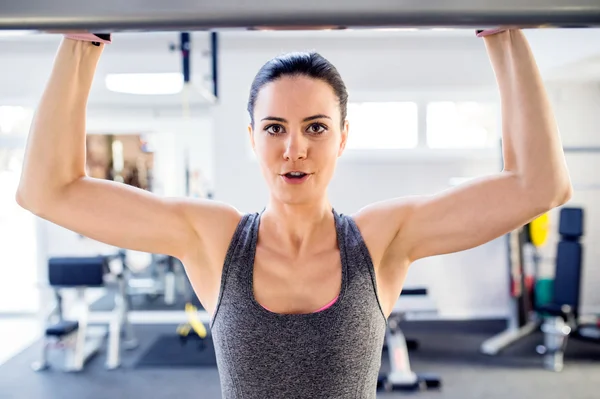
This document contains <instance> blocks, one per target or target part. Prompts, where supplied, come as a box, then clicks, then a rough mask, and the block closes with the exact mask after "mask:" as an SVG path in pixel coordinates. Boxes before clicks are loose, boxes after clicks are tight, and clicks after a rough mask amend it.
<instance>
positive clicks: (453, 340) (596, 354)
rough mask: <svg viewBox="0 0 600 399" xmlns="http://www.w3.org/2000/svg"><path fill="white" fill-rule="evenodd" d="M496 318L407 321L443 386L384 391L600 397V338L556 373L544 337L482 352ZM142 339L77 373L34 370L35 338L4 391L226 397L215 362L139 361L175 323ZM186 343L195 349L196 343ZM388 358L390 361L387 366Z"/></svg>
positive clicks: (92, 397)
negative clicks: (109, 366) (542, 350)
mask: <svg viewBox="0 0 600 399" xmlns="http://www.w3.org/2000/svg"><path fill="white" fill-rule="evenodd" d="M502 324H503V323H496V322H411V323H406V324H405V325H404V331H405V333H406V335H407V336H410V337H415V338H418V339H419V341H420V347H419V349H418V350H417V351H415V352H411V362H412V365H413V369H414V370H415V371H418V372H419V371H424V372H434V373H438V374H440V375H441V377H442V379H443V387H442V389H441V390H440V391H429V392H418V393H382V394H380V395H379V396H378V397H381V398H398V397H403V396H406V395H410V396H414V397H419V398H422V399H431V398H439V399H446V398H455V399H500V398H502V399H506V398H510V399H517V398H527V399H529V398H535V397H541V398H544V399H553V398H556V399H592V398H593V399H597V398H599V397H600V394H599V392H600V345H594V344H587V343H581V342H576V341H572V342H570V343H569V346H568V350H567V354H566V359H565V363H566V366H565V370H563V372H562V373H552V372H549V371H545V370H543V369H542V368H541V358H540V357H539V356H538V355H537V354H536V353H535V346H536V345H537V344H538V343H539V342H540V339H541V336H539V335H533V336H531V337H528V338H527V339H524V340H523V341H521V342H519V343H517V344H516V345H514V346H513V347H512V348H510V349H509V350H507V351H506V352H505V353H504V354H503V355H502V356H499V357H486V356H483V355H480V354H479V353H478V348H479V345H480V344H481V342H482V341H483V340H484V339H486V338H488V337H489V336H491V335H493V334H494V333H496V332H498V331H500V330H501V329H502V327H503V325H502ZM136 331H137V334H138V338H139V340H140V343H141V346H140V347H139V348H138V349H137V350H135V351H134V352H130V353H126V354H125V355H124V356H123V366H122V367H121V368H120V369H119V370H113V371H107V370H105V369H104V368H103V362H104V354H103V353H101V354H99V355H98V356H97V357H96V358H95V359H93V360H92V361H91V363H89V364H88V367H87V368H86V369H85V370H84V371H83V372H81V373H78V374H65V373H62V372H60V371H57V370H50V371H47V372H44V373H35V372H33V371H31V369H30V367H29V366H30V364H31V362H32V361H34V360H35V359H36V358H37V354H38V351H39V344H35V345H33V346H32V347H30V348H29V349H27V350H25V351H24V352H23V353H21V354H20V355H18V356H16V357H15V358H13V359H11V360H10V361H8V362H7V363H5V364H4V365H2V366H1V367H0V398H2V399H4V398H18V399H21V398H27V399H38V398H39V399H50V398H52V399H55V398H56V399H71V398H73V399H75V398H77V399H79V398H85V399H96V398H98V399H101V398H102V399H104V398H134V399H138V398H140V399H141V398H173V397H193V398H203V399H213V398H214V399H218V398H221V395H220V386H219V378H218V373H217V370H216V368H214V367H210V366H205V367H195V368H192V367H185V366H184V365H183V366H182V365H179V366H173V367H168V368H154V367H151V368H147V367H144V368H137V366H136V364H137V363H138V361H139V360H140V359H141V358H142V357H143V356H144V355H145V354H146V352H147V351H148V349H149V348H150V347H151V346H152V345H153V344H154V342H155V341H156V339H157V338H158V337H164V335H165V334H174V331H175V326H167V325H163V326H148V325H138V326H136ZM182 348H183V349H181V350H189V351H193V350H196V348H195V347H194V346H193V345H192V343H190V342H188V344H187V345H186V346H184V347H182ZM385 363H386V362H385V358H384V368H385V367H387V364H385Z"/></svg>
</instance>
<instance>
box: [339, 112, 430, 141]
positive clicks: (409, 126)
mask: <svg viewBox="0 0 600 399" xmlns="http://www.w3.org/2000/svg"><path fill="white" fill-rule="evenodd" d="M418 119H419V117H418V109H417V104H416V103H413V102H366V103H350V104H348V121H349V123H350V133H349V136H348V143H347V146H346V148H348V149H357V150H365V149H402V148H414V147H416V146H417V144H418V141H419V131H418Z"/></svg>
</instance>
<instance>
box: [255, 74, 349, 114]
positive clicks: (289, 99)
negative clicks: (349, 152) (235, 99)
mask: <svg viewBox="0 0 600 399" xmlns="http://www.w3.org/2000/svg"><path fill="white" fill-rule="evenodd" d="M338 110H339V101H338V99H337V97H336V95H335V93H334V91H333V89H332V88H331V86H329V84H328V83H327V82H324V81H322V80H319V79H312V78H308V77H304V76H299V77H284V78H280V79H277V80H275V81H273V82H270V83H268V84H266V85H265V86H263V88H262V89H261V90H260V92H259V94H258V96H257V98H256V104H255V106H254V113H255V115H256V116H257V117H258V118H259V119H260V117H261V116H266V115H269V116H278V117H283V118H285V117H286V116H288V117H290V118H291V117H293V116H297V117H299V118H304V117H306V116H309V115H316V114H326V115H328V116H330V117H332V118H334V117H336V113H338V112H337V111H338Z"/></svg>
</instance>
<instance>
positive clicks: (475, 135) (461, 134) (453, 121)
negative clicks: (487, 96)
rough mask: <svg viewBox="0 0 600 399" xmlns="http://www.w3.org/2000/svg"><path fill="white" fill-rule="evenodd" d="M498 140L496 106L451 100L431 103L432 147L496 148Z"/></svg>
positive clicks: (429, 133)
mask: <svg viewBox="0 0 600 399" xmlns="http://www.w3.org/2000/svg"><path fill="white" fill-rule="evenodd" d="M498 140H499V135H498V107H497V106H496V105H494V104H488V103H478V102H450V101H444V102H431V103H429V104H427V146H428V147H429V148H492V147H495V146H497V145H498Z"/></svg>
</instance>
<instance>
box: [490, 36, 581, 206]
mask: <svg viewBox="0 0 600 399" xmlns="http://www.w3.org/2000/svg"><path fill="white" fill-rule="evenodd" d="M484 40H485V44H486V48H487V51H488V54H489V57H490V60H491V63H492V67H493V69H494V72H495V75H496V80H497V83H498V87H499V90H500V97H501V102H502V141H503V151H504V170H505V171H506V172H510V173H514V174H515V175H516V176H517V177H518V178H519V179H520V180H521V181H522V183H523V186H524V188H525V189H526V190H527V191H528V192H529V194H531V195H533V196H534V197H536V198H540V200H541V201H550V202H551V203H553V202H560V201H563V200H564V199H565V198H566V197H568V196H569V195H570V192H571V184H570V179H569V174H568V170H567V167H566V162H565V158H564V152H563V149H562V143H561V140H560V135H559V131H558V126H557V123H556V120H555V117H554V114H553V111H552V107H551V105H550V101H549V99H548V96H547V93H546V90H545V88H544V83H543V81H542V78H541V76H540V73H539V70H538V67H537V64H536V62H535V59H534V57H533V54H532V52H531V49H530V47H529V44H528V43H527V40H526V38H525V35H524V34H523V32H522V31H520V30H509V31H505V32H502V33H499V34H496V35H492V36H488V37H485V38H484Z"/></svg>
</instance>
